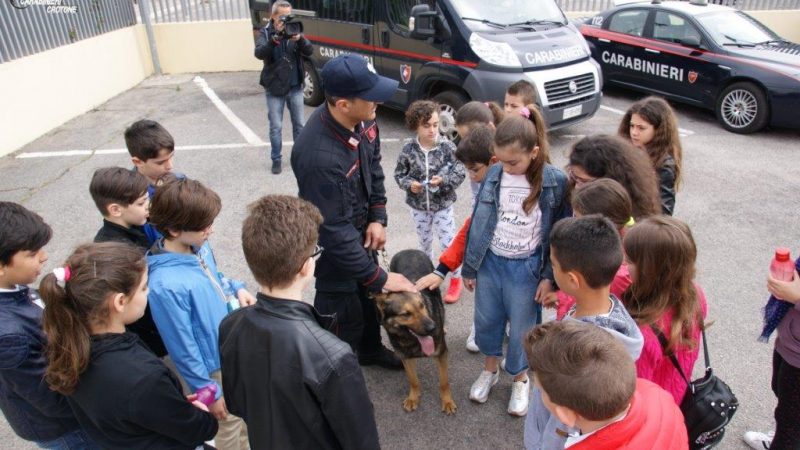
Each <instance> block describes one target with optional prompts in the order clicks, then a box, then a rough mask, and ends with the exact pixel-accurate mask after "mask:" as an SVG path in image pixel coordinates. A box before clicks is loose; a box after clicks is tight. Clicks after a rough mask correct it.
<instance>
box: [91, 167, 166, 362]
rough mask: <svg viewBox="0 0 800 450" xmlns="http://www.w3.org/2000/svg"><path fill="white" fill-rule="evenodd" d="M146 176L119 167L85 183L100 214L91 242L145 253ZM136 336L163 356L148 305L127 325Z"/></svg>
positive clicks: (100, 172) (148, 208) (101, 172)
mask: <svg viewBox="0 0 800 450" xmlns="http://www.w3.org/2000/svg"><path fill="white" fill-rule="evenodd" d="M149 186H150V183H149V182H148V181H147V177H145V176H144V175H142V174H141V173H140V172H139V171H137V170H128V169H123V168H122V167H105V168H102V169H97V170H96V171H95V173H94V176H92V182H91V183H90V184H89V192H90V193H91V194H92V200H94V204H95V205H96V206H97V209H99V210H100V214H102V215H103V226H102V228H100V230H99V231H98V232H97V235H96V236H95V237H94V241H95V242H124V243H126V244H131V245H133V246H136V247H138V248H140V249H141V250H142V253H145V252H146V251H147V250H148V249H149V248H150V244H149V239H148V237H147V234H146V232H145V230H144V225H145V224H146V223H147V218H148V216H149V210H150V198H149V196H148V187H149ZM127 328H128V330H129V331H131V332H133V333H135V334H136V335H138V336H139V339H141V340H142V341H143V342H144V343H145V344H146V345H147V347H148V348H150V350H152V351H153V353H155V354H156V356H158V357H159V358H163V357H164V356H166V355H167V348H166V347H165V346H164V341H162V340H161V334H160V333H159V332H158V328H156V324H155V322H153V315H152V314H151V313H150V305H149V304H148V305H147V307H146V308H145V310H144V315H143V316H142V318H141V319H139V320H137V321H136V322H133V323H132V324H130V325H128V326H127Z"/></svg>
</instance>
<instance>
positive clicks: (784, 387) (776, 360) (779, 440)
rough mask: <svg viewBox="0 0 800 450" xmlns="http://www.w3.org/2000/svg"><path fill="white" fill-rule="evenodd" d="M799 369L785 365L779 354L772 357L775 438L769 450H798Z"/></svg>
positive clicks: (799, 412)
mask: <svg viewBox="0 0 800 450" xmlns="http://www.w3.org/2000/svg"><path fill="white" fill-rule="evenodd" d="M798 380H800V368H797V367H794V366H792V365H791V364H789V363H787V362H786V361H785V360H784V359H783V357H781V355H780V353H778V352H774V353H773V356H772V392H774V393H775V396H776V397H778V406H776V407H775V437H774V438H773V439H772V445H770V447H769V448H770V450H784V449H786V450H789V449H797V448H800V383H799V382H798Z"/></svg>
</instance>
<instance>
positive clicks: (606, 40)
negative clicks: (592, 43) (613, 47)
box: [597, 38, 611, 44]
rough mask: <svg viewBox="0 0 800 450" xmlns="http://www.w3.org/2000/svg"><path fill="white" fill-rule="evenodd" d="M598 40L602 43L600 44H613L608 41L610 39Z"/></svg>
mask: <svg viewBox="0 0 800 450" xmlns="http://www.w3.org/2000/svg"><path fill="white" fill-rule="evenodd" d="M597 40H598V41H600V42H605V43H606V44H610V43H611V41H610V40H608V39H603V38H597Z"/></svg>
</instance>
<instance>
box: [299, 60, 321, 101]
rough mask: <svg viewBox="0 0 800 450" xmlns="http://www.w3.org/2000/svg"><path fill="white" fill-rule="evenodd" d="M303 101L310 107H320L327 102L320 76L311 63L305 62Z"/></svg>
mask: <svg viewBox="0 0 800 450" xmlns="http://www.w3.org/2000/svg"><path fill="white" fill-rule="evenodd" d="M303 80H304V83H303V101H304V102H305V104H306V105H308V106H319V105H320V104H322V101H323V100H325V96H324V94H323V93H322V86H320V82H319V75H317V70H316V69H314V64H312V63H311V61H303Z"/></svg>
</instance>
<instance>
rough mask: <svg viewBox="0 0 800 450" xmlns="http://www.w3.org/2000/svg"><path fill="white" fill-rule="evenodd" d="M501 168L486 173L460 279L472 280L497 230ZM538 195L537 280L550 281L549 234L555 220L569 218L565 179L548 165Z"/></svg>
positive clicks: (493, 167)
mask: <svg viewBox="0 0 800 450" xmlns="http://www.w3.org/2000/svg"><path fill="white" fill-rule="evenodd" d="M502 174H503V166H502V164H495V165H494V166H492V167H491V168H489V171H488V172H487V173H486V178H485V179H484V180H483V184H482V185H481V189H480V191H478V195H477V197H476V199H475V200H476V201H475V207H474V209H473V211H472V223H471V224H470V227H469V232H468V233H467V250H466V253H465V254H464V264H463V266H462V268H461V276H463V277H464V278H476V276H477V274H478V269H479V268H480V267H481V263H482V262H483V257H484V256H485V255H486V252H487V251H489V244H490V243H491V242H492V236H493V235H494V229H495V227H496V226H497V210H498V204H499V203H500V178H501V176H502ZM542 177H543V179H542V192H541V193H540V194H539V209H540V210H541V211H542V222H541V223H542V227H541V233H542V235H541V239H540V240H539V245H540V246H541V247H542V251H541V255H542V258H541V262H540V267H539V279H543V278H546V279H548V280H553V267H552V265H551V264H550V230H551V229H552V228H553V224H555V223H556V222H557V221H558V220H560V219H563V218H564V217H569V216H571V215H572V210H571V208H570V206H569V204H568V202H567V199H566V192H567V176H566V175H565V174H564V172H562V171H561V170H559V169H557V168H556V167H555V166H552V165H550V164H545V166H544V170H543V172H542Z"/></svg>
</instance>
